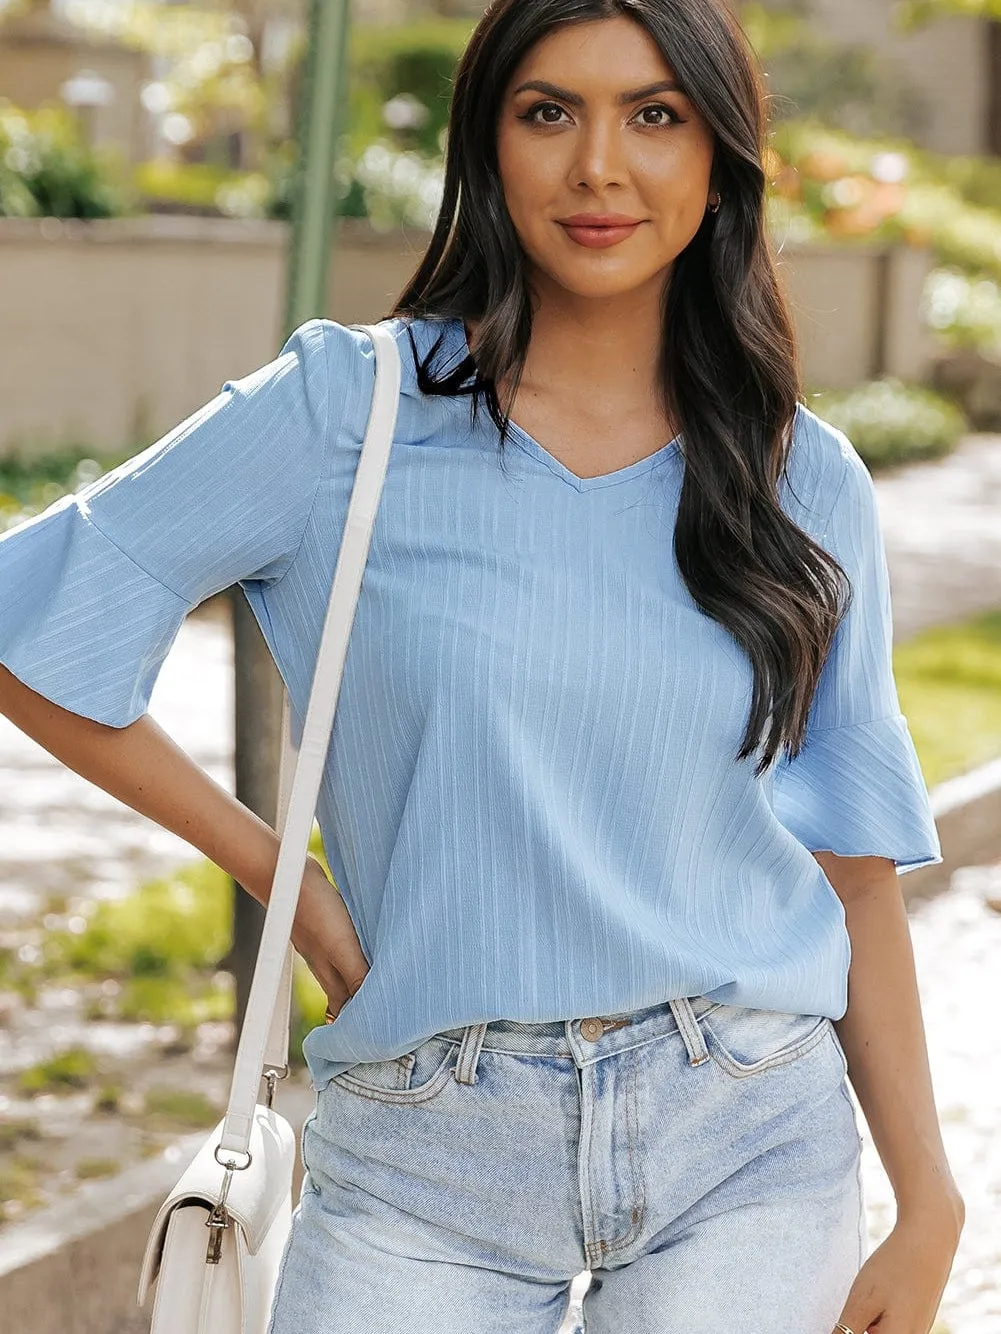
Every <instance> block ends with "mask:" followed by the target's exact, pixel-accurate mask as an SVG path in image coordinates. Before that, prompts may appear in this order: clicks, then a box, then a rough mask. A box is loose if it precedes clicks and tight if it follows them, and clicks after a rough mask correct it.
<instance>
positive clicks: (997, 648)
mask: <svg viewBox="0 0 1001 1334" xmlns="http://www.w3.org/2000/svg"><path fill="white" fill-rule="evenodd" d="M893 666H894V675H895V676H896V680H897V687H898V691H899V694H900V707H901V709H902V710H903V712H904V714H905V715H906V717H907V722H908V726H909V727H910V731H911V735H912V736H913V738H914V745H915V748H916V749H917V752H918V758H919V759H920V761H921V768H922V770H923V772H924V775H925V781H926V782H927V783H928V785H929V786H930V787H931V786H934V785H935V784H936V783H941V782H943V781H944V780H945V779H947V778H953V777H955V776H956V775H957V774H961V773H964V772H966V770H968V769H973V768H976V767H977V766H978V765H980V764H986V763H987V761H988V760H993V759H996V758H997V757H998V756H999V755H1001V610H999V611H993V612H987V613H985V614H983V615H980V616H974V617H971V618H970V619H969V620H965V621H960V622H957V623H956V624H954V625H946V626H940V627H937V628H935V629H932V630H926V631H924V632H923V633H921V634H919V635H917V636H915V637H914V638H913V639H909V640H906V641H905V642H904V643H902V644H900V645H898V646H897V647H896V648H895V649H894V652H893Z"/></svg>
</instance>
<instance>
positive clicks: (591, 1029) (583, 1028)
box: [580, 1019, 605, 1042]
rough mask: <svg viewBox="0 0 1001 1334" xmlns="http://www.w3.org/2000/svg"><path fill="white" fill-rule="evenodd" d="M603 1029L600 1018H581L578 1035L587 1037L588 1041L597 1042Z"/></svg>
mask: <svg viewBox="0 0 1001 1334" xmlns="http://www.w3.org/2000/svg"><path fill="white" fill-rule="evenodd" d="M604 1031H605V1025H604V1024H603V1023H602V1021H601V1020H600V1019H582V1020H581V1021H580V1035H581V1037H582V1038H587V1040H588V1042H597V1041H598V1039H599V1038H600V1037H601V1035H602V1033H604Z"/></svg>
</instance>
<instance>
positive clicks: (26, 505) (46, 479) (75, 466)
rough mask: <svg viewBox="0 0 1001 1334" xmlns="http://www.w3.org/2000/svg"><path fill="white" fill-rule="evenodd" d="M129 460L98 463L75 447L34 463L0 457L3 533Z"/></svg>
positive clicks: (119, 458) (116, 458) (0, 526)
mask: <svg viewBox="0 0 1001 1334" xmlns="http://www.w3.org/2000/svg"><path fill="white" fill-rule="evenodd" d="M127 457H128V455H127V454H122V455H115V456H113V457H108V458H104V459H100V460H98V459H94V458H92V457H91V453H90V451H89V450H87V449H84V448H71V449H62V450H58V451H53V452H52V453H51V454H48V453H47V454H41V455H39V456H38V457H37V458H32V459H30V460H29V459H24V458H21V457H19V456H17V455H11V456H9V457H7V458H0V532H4V531H5V530H6V529H7V528H12V527H13V526H14V525H15V524H18V523H21V522H22V521H23V520H24V519H28V518H31V516H32V515H34V514H40V513H41V512H42V510H44V509H46V508H47V507H48V506H49V505H54V504H55V502H56V501H57V500H60V499H61V498H62V497H63V496H65V495H69V494H70V493H71V492H73V491H77V490H79V488H80V487H83V486H86V485H87V483H88V482H92V481H94V480H95V479H96V478H98V477H100V476H101V474H102V473H103V472H105V471H106V470H107V469H108V468H112V467H114V466H115V465H116V464H117V463H119V462H122V461H123V460H124V459H125V458H127Z"/></svg>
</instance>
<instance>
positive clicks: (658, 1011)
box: [439, 996, 718, 1083]
mask: <svg viewBox="0 0 1001 1334" xmlns="http://www.w3.org/2000/svg"><path fill="white" fill-rule="evenodd" d="M717 1005H718V1002H716V1001H712V1000H709V999H708V998H707V997H706V996H683V997H681V998H679V999H677V1000H669V1001H663V1002H661V1003H659V1004H657V1005H648V1006H646V1007H645V1008H643V1009H640V1010H633V1011H621V1012H618V1013H616V1014H604V1015H586V1016H584V1017H582V1018H579V1019H554V1020H549V1021H546V1022H542V1023H522V1022H520V1021H518V1020H514V1019H492V1020H489V1021H487V1022H485V1023H479V1024H467V1025H466V1026H464V1027H459V1028H449V1029H444V1030H443V1031H442V1032H441V1033H440V1034H439V1036H440V1037H444V1038H448V1039H451V1040H453V1041H455V1042H458V1043H459V1044H460V1052H459V1059H458V1064H457V1069H456V1076H455V1077H456V1079H458V1080H459V1082H460V1083H475V1082H476V1065H477V1061H478V1059H479V1054H480V1052H481V1051H484V1050H485V1051H498V1052H512V1053H520V1052H524V1053H533V1054H535V1055H542V1056H565V1057H573V1058H574V1060H575V1061H576V1062H577V1063H578V1064H579V1065H588V1064H591V1063H592V1062H594V1061H598V1060H602V1059H603V1058H604V1057H606V1056H611V1055H612V1054H613V1053H615V1052H619V1051H626V1050H628V1049H629V1048H631V1047H638V1046H642V1045H643V1044H644V1043H647V1042H653V1041H654V1040H655V1039H657V1038H661V1037H667V1036H668V1035H670V1034H672V1033H680V1035H681V1037H682V1039H683V1041H684V1043H685V1048H686V1050H687V1052H688V1060H689V1064H690V1065H701V1064H702V1062H703V1061H706V1060H708V1059H709V1052H708V1049H707V1047H706V1043H705V1039H704V1038H703V1036H702V1030H701V1028H700V1027H699V1020H700V1018H701V1017H702V1015H704V1014H707V1013H708V1012H709V1011H710V1010H714V1009H716V1008H717Z"/></svg>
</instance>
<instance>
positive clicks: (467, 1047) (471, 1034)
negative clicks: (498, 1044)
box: [455, 1024, 487, 1084]
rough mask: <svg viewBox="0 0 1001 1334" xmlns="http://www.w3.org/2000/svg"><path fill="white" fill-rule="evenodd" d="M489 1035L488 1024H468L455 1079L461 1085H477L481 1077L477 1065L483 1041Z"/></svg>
mask: <svg viewBox="0 0 1001 1334" xmlns="http://www.w3.org/2000/svg"><path fill="white" fill-rule="evenodd" d="M486 1035H487V1026H486V1024H467V1025H466V1030H465V1032H464V1033H463V1035H462V1045H461V1046H460V1048H459V1059H458V1061H456V1063H455V1078H456V1080H457V1081H458V1082H459V1083H460V1084H475V1083H476V1081H477V1079H478V1078H479V1075H477V1073H476V1063H477V1061H478V1060H479V1059H480V1050H481V1048H482V1046H483V1039H484V1038H485V1037H486Z"/></svg>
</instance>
